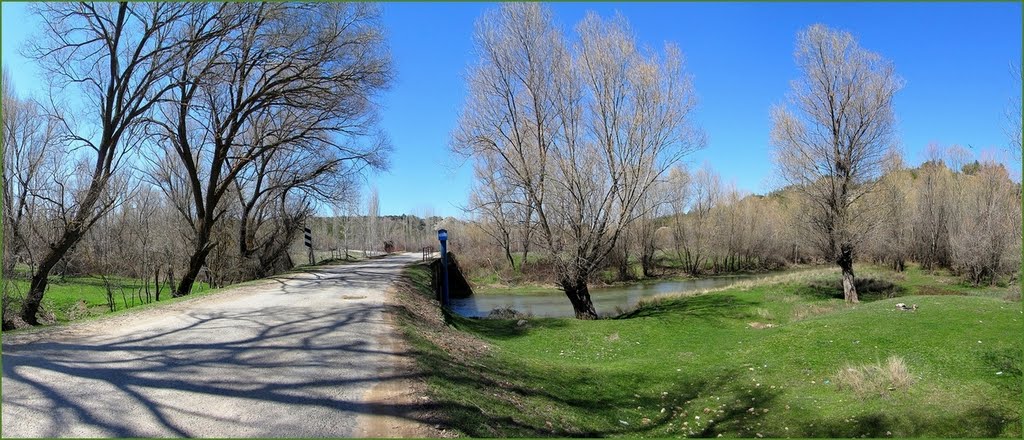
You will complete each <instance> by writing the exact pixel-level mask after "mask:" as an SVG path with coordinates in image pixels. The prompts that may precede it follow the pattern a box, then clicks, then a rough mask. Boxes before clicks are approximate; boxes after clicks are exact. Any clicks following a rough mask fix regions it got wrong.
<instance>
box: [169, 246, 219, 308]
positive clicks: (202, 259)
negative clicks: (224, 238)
mask: <svg viewBox="0 0 1024 440" xmlns="http://www.w3.org/2000/svg"><path fill="white" fill-rule="evenodd" d="M210 250H211V248H210V247H207V246H206V245H205V244H204V245H203V247H202V248H200V249H197V250H196V251H195V252H194V253H193V254H192V257H191V258H189V260H188V270H186V271H185V274H184V275H182V277H181V282H180V283H179V284H178V288H177V289H175V291H174V293H173V294H172V295H171V296H173V297H175V298H177V297H179V296H185V295H188V294H190V293H192V284H193V283H195V282H196V279H197V278H199V271H200V270H202V269H203V265H204V264H206V255H207V254H209V253H210Z"/></svg>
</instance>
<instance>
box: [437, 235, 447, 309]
mask: <svg viewBox="0 0 1024 440" xmlns="http://www.w3.org/2000/svg"><path fill="white" fill-rule="evenodd" d="M437 239H438V240H440V241H441V306H442V307H448V231H447V230H445V229H439V230H438V231H437Z"/></svg>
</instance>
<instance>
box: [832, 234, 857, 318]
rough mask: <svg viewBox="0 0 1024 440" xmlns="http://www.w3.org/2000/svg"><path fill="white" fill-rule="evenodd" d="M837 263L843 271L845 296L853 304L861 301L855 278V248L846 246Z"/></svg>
mask: <svg viewBox="0 0 1024 440" xmlns="http://www.w3.org/2000/svg"><path fill="white" fill-rule="evenodd" d="M837 263H839V268H840V269H842V271H843V298H844V299H846V302H848V303H851V304H855V303H858V302H860V300H858V299H857V286H856V285H855V284H854V278H853V249H850V248H845V247H844V249H843V250H842V253H841V254H840V256H839V260H838V261H837Z"/></svg>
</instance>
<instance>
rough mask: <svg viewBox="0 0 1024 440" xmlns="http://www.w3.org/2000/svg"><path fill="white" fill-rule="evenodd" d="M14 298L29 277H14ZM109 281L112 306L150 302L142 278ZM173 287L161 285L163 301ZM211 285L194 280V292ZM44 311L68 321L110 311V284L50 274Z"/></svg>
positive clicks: (117, 308) (119, 307)
mask: <svg viewBox="0 0 1024 440" xmlns="http://www.w3.org/2000/svg"><path fill="white" fill-rule="evenodd" d="M10 282H11V283H12V284H13V286H12V287H13V289H14V293H15V295H14V296H15V298H21V297H23V296H24V294H25V292H28V288H29V282H28V281H26V280H11V281H10ZM107 282H109V283H110V284H111V286H112V287H113V292H114V296H113V300H114V301H113V310H114V311H120V310H125V309H128V308H133V307H137V306H141V305H143V304H146V303H147V301H146V300H147V298H146V296H145V292H144V291H143V292H141V297H140V296H138V294H139V293H140V292H139V290H140V289H142V288H143V282H142V281H141V280H138V279H133V278H124V277H116V276H108V277H107ZM149 290H150V297H149V298H148V300H149V301H150V302H153V301H155V300H156V298H155V295H156V288H155V286H154V285H153V284H152V282H151V283H150V286H149ZM171 290H172V289H171V287H170V286H169V285H167V284H166V283H164V284H163V285H162V286H161V288H160V299H161V302H163V301H166V300H169V299H171ZM210 290H211V289H210V287H209V285H207V284H206V283H203V282H197V283H195V285H194V287H193V288H192V293H193V294H196V295H201V294H204V293H207V292H209V291H210ZM42 305H43V313H44V314H48V313H52V314H53V317H54V318H56V321H57V322H69V321H74V320H78V319H84V318H89V317H94V316H99V315H104V314H107V313H110V312H111V308H110V306H109V304H108V298H107V288H106V283H105V282H104V281H103V278H101V277H96V276H88V277H66V278H64V279H63V280H62V279H61V278H60V277H51V278H50V282H49V283H48V285H47V287H46V293H45V295H44V297H43V304H42Z"/></svg>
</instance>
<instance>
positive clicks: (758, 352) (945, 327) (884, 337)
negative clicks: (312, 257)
mask: <svg viewBox="0 0 1024 440" xmlns="http://www.w3.org/2000/svg"><path fill="white" fill-rule="evenodd" d="M862 272H863V274H862V275H863V277H864V278H865V279H866V278H869V277H876V278H875V279H874V280H873V281H868V282H865V283H863V285H862V289H863V293H864V302H863V303H861V304H859V305H856V306H846V305H845V304H843V302H842V300H840V299H836V298H835V296H836V295H837V294H838V283H837V282H835V280H837V279H838V276H837V274H836V273H834V271H833V270H831V269H827V270H820V271H811V272H804V273H799V274H790V275H784V276H780V277H774V278H771V279H769V280H761V281H757V282H749V283H744V284H741V285H740V286H736V287H733V288H730V289H727V290H722V291H717V292H712V293H707V294H703V295H699V296H693V297H685V298H675V299H665V300H659V301H654V302H650V303H646V304H642V305H641V307H639V308H638V309H636V310H634V311H632V312H631V313H629V314H627V315H624V316H622V317H620V318H618V319H605V320H599V321H577V320H574V319H530V320H526V321H525V322H520V321H501V320H469V319H462V318H459V317H448V318H447V319H448V321H449V322H450V324H451V325H450V326H445V325H443V323H442V321H441V318H440V317H439V315H438V313H437V310H436V308H434V307H431V305H430V304H429V300H428V299H427V294H426V293H424V290H425V289H426V287H427V286H428V285H429V279H428V277H429V275H428V274H427V273H426V272H425V271H424V270H423V269H422V267H413V268H410V269H409V270H408V272H407V275H408V276H409V279H410V284H409V285H408V286H407V288H406V289H404V290H403V291H402V292H401V293H400V298H401V300H402V302H403V305H405V310H407V312H406V313H405V315H404V318H403V319H402V320H401V322H403V328H404V329H405V332H406V335H407V336H408V339H409V341H410V343H411V344H412V346H413V347H414V348H415V349H416V351H417V359H418V361H419V365H420V367H421V368H422V369H423V370H424V373H426V374H427V377H428V378H429V379H428V381H429V383H430V385H431V389H432V393H433V396H432V398H433V399H432V400H433V401H435V402H436V403H437V404H438V405H439V406H440V409H441V410H442V413H443V414H444V415H445V417H446V423H447V424H448V425H449V426H451V427H452V428H453V429H455V430H457V431H460V432H461V433H463V434H466V435H470V436H549V435H555V436H577V435H586V436H671V437H692V436H700V437H708V436H710V437H716V436H718V435H722V436H725V437H737V436H738V437H758V436H764V437H821V436H824V437H859V436H869V437H887V436H892V437H902V436H942V437H947V436H956V437H989V436H1012V437H1019V436H1020V435H1021V400H1020V396H1021V345H1020V334H1021V333H1022V330H1024V326H1022V320H1024V315H1022V310H1021V304H1020V302H1019V296H1017V298H1018V299H1017V300H1008V299H1006V298H1004V297H1009V296H1012V295H1008V293H1007V292H1009V291H1011V290H1012V289H1013V288H1016V287H1008V288H995V289H974V288H970V287H967V286H962V285H959V284H957V283H955V282H952V281H951V280H952V278H949V277H944V276H941V275H939V276H936V275H931V274H928V273H925V272H922V271H920V270H918V269H916V268H914V269H912V270H911V271H909V272H908V273H906V274H892V273H888V272H886V271H883V270H881V269H874V270H864V271H862ZM922 293H927V294H929V295H921V294H922ZM893 295H895V297H892V298H890V297H889V296H893ZM897 302H904V303H908V304H911V303H913V304H917V305H918V306H919V308H918V310H917V311H916V312H903V311H898V310H896V308H895V304H896V303H897ZM413 310H414V311H415V312H413Z"/></svg>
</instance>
